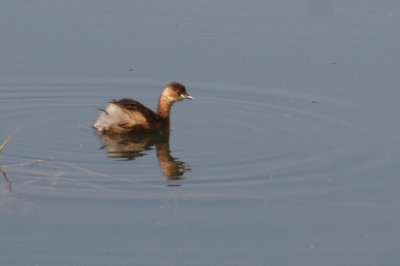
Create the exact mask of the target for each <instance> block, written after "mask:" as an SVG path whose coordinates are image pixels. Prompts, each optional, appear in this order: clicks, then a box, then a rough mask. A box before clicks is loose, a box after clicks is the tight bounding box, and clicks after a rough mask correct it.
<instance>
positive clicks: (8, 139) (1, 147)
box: [0, 128, 19, 152]
mask: <svg viewBox="0 0 400 266" xmlns="http://www.w3.org/2000/svg"><path fill="white" fill-rule="evenodd" d="M18 130H19V128H17V129H16V130H15V131H14V132H13V133H11V135H10V136H8V138H7V139H6V140H5V141H4V142H3V144H1V146H0V152H1V151H2V150H3V149H4V147H5V146H6V145H7V143H8V142H10V140H11V139H12V138H13V137H14V135H15V134H16V133H17V132H18Z"/></svg>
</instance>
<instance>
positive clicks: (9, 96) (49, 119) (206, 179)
mask: <svg viewBox="0 0 400 266" xmlns="http://www.w3.org/2000/svg"><path fill="white" fill-rule="evenodd" d="M185 83H186V85H187V89H188V92H189V93H190V94H192V95H194V96H195V97H196V101H183V102H182V103H177V104H176V105H175V106H174V109H173V114H172V116H173V117H172V128H173V129H172V131H171V133H170V136H169V142H167V144H168V145H167V146H165V144H162V145H161V144H160V145H159V146H157V144H155V143H158V141H156V142H150V144H148V145H145V148H143V149H140V150H128V151H124V154H130V155H129V156H130V157H120V158H118V156H116V154H121V153H115V150H113V151H112V152H114V153H113V155H112V154H111V153H110V152H111V151H110V149H111V148H110V147H112V148H113V149H115V147H117V148H118V149H121V147H122V149H137V147H138V145H132V143H131V146H127V145H125V146H124V145H121V143H122V144H123V143H124V142H123V141H122V142H121V140H117V142H115V143H111V144H110V143H108V146H107V145H105V144H104V139H103V140H102V139H99V137H98V136H97V135H96V134H95V133H94V132H93V130H92V128H91V123H92V122H93V120H94V119H95V117H96V116H97V114H98V110H97V109H99V108H102V107H104V105H105V104H106V102H107V101H108V100H110V99H112V98H122V97H131V98H135V99H137V100H139V101H141V102H142V103H144V104H145V105H148V106H149V107H151V108H154V107H155V105H156V100H157V99H158V95H159V92H160V90H161V88H162V86H163V84H164V82H158V81H152V80H115V79H109V80H107V79H84V78H69V79H51V78H49V79H44V80H37V79H25V80H23V81H22V82H21V81H15V80H14V81H13V80H11V81H8V82H5V83H4V84H2V85H1V88H2V89H1V92H0V111H1V113H2V114H3V118H2V128H3V129H2V132H1V136H0V137H1V138H3V139H4V138H5V137H6V136H7V134H9V133H10V132H12V131H13V130H14V129H16V128H20V132H19V133H18V135H17V136H15V138H14V139H13V141H12V143H10V144H9V146H8V147H7V149H6V152H4V155H2V157H1V163H2V165H3V168H4V169H5V170H6V171H7V172H8V173H9V176H10V178H11V179H12V180H13V184H14V186H19V187H20V188H21V189H22V188H25V189H30V190H32V189H34V188H36V189H54V188H57V189H63V190H65V191H67V192H68V191H69V190H73V191H76V190H82V189H83V190H99V189H100V190H106V191H134V190H136V189H139V190H141V191H143V190H146V189H149V188H152V187H164V186H166V185H167V186H168V185H179V186H217V185H238V186H243V185H252V184H256V185H257V184H263V183H266V182H276V181H279V180H296V182H299V181H301V180H304V179H310V178H323V179H324V180H331V179H332V178H335V177H337V176H343V175H346V174H353V173H354V172H355V171H358V169H360V168H361V169H363V170H362V171H364V172H366V173H367V172H368V171H369V170H370V166H371V165H372V166H373V167H384V165H383V164H382V162H381V161H379V160H376V155H377V153H376V151H375V152H372V150H371V149H372V148H371V147H370V146H366V145H360V144H362V143H363V142H364V141H365V140H366V139H365V138H364V136H360V134H359V133H358V132H359V128H360V127H362V126H364V125H365V124H364V123H365V121H364V120H362V119H361V118H362V117H363V110H362V109H361V108H360V107H359V106H353V105H351V104H349V103H348V102H346V101H340V99H335V98H330V97H326V96H323V95H299V94H296V93H293V92H291V91H289V90H278V89H272V88H268V87H265V88H262V87H260V88H255V87H240V86H237V87H235V86H228V85H214V84H196V83H193V84H191V82H185ZM6 129H7V130H6ZM124 141H126V140H124ZM146 141H148V140H146ZM152 141H153V140H152ZM135 144H137V143H135ZM110 145H112V146H110ZM115 145H117V146H115ZM132 147H135V148H132ZM160 149H161V151H162V153H164V157H162V156H161V155H160ZM156 150H157V152H156ZM127 152H128V153H127ZM379 152H380V151H378V153H379ZM165 156H167V157H165ZM160 157H162V158H160ZM165 158H167V160H168V161H165V160H166V159H165ZM168 171H169V172H168ZM171 171H175V172H173V173H172V174H168V173H171ZM176 171H178V172H176ZM168 177H176V178H168ZM272 180H273V181H272Z"/></svg>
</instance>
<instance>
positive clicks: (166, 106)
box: [157, 97, 172, 123]
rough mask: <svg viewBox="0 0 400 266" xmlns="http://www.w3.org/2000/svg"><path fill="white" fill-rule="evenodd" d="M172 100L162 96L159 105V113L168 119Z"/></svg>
mask: <svg viewBox="0 0 400 266" xmlns="http://www.w3.org/2000/svg"><path fill="white" fill-rule="evenodd" d="M171 107H172V102H171V101H168V100H166V99H163V98H162V97H160V99H159V101H158V106H157V114H158V115H159V116H160V117H162V118H164V119H165V120H167V121H168V123H169V119H170V118H169V117H170V114H171Z"/></svg>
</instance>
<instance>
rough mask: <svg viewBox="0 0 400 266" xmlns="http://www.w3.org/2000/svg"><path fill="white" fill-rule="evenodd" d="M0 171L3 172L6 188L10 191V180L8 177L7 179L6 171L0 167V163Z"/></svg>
mask: <svg viewBox="0 0 400 266" xmlns="http://www.w3.org/2000/svg"><path fill="white" fill-rule="evenodd" d="M0 172H1V173H2V174H3V176H4V179H5V180H6V181H7V183H8V189H9V190H10V192H11V191H12V182H11V181H10V179H8V176H7V174H6V172H5V171H4V170H3V168H1V165H0Z"/></svg>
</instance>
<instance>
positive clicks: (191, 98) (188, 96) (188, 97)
mask: <svg viewBox="0 0 400 266" xmlns="http://www.w3.org/2000/svg"><path fill="white" fill-rule="evenodd" d="M185 99H190V100H194V99H195V98H194V97H193V96H190V95H186V97H185Z"/></svg>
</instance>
